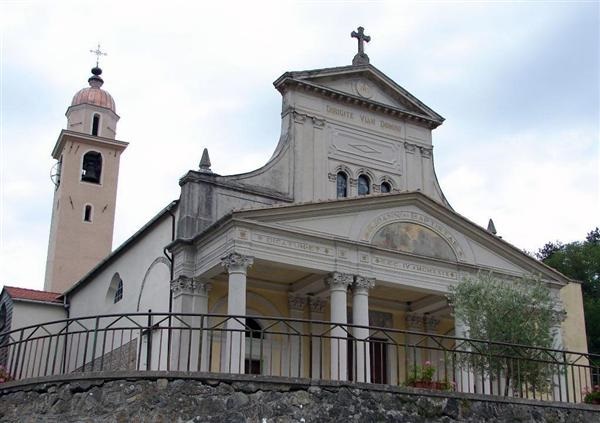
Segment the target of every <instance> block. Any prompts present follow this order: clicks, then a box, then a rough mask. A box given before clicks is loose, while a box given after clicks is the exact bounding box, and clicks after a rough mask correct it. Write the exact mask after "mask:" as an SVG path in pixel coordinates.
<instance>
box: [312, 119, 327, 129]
mask: <svg viewBox="0 0 600 423" xmlns="http://www.w3.org/2000/svg"><path fill="white" fill-rule="evenodd" d="M312 121H313V126H314V127H315V128H317V129H322V128H324V127H325V122H326V120H325V119H319V118H318V117H313V118H312Z"/></svg>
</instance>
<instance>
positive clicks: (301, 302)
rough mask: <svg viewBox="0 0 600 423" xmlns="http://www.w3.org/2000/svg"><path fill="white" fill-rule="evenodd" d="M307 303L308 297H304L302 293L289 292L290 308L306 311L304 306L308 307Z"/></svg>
mask: <svg viewBox="0 0 600 423" xmlns="http://www.w3.org/2000/svg"><path fill="white" fill-rule="evenodd" d="M306 303H307V298H306V297H303V296H300V295H294V294H288V307H289V308H290V310H296V311H304V308H305V307H306Z"/></svg>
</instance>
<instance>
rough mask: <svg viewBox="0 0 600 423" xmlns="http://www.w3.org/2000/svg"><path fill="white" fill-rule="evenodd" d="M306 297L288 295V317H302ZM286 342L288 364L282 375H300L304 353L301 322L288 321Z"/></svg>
mask: <svg viewBox="0 0 600 423" xmlns="http://www.w3.org/2000/svg"><path fill="white" fill-rule="evenodd" d="M306 302H307V301H306V297H300V296H297V295H294V294H289V295H288V307H289V310H290V317H291V318H292V319H303V318H304V309H305V308H306ZM288 331H289V337H288V342H287V343H285V344H286V345H287V346H288V348H289V351H288V352H287V354H286V357H288V359H287V360H288V365H287V366H284V368H283V375H284V376H285V375H288V376H291V377H302V370H303V368H304V354H303V344H304V342H303V339H304V338H303V337H302V334H304V333H305V332H304V325H303V323H302V322H290V329H288Z"/></svg>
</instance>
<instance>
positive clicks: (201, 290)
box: [171, 275, 212, 296]
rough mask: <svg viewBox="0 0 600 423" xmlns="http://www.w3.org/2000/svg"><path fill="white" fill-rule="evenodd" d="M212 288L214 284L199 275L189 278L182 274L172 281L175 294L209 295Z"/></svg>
mask: <svg viewBox="0 0 600 423" xmlns="http://www.w3.org/2000/svg"><path fill="white" fill-rule="evenodd" d="M211 288H212V284H211V283H210V282H209V281H207V280H206V279H203V278H199V277H194V278H189V277H187V276H183V275H181V276H179V277H178V278H177V279H173V280H172V281H171V291H172V292H173V296H178V295H181V294H188V295H208V292H209V291H210V289H211Z"/></svg>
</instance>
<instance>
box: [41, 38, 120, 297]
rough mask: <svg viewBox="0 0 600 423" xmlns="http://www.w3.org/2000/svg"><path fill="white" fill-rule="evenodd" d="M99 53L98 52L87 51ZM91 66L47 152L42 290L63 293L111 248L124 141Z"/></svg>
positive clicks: (110, 102)
mask: <svg viewBox="0 0 600 423" xmlns="http://www.w3.org/2000/svg"><path fill="white" fill-rule="evenodd" d="M92 52H93V53H95V54H98V55H100V54H103V53H101V52H100V49H99V47H98V49H97V50H96V51H92ZM100 75H102V70H101V69H100V67H99V66H98V63H97V62H96V66H95V67H94V68H93V69H92V76H91V77H90V78H89V79H88V84H89V86H88V87H85V88H83V89H81V90H79V91H78V92H77V93H76V94H75V96H74V97H73V101H72V102H71V105H70V106H69V108H68V109H67V112H66V116H67V129H63V130H62V131H61V132H60V134H59V136H58V139H57V141H56V144H55V145H54V149H53V150H52V157H54V159H56V160H57V162H56V164H55V165H54V170H53V172H52V181H53V182H54V186H55V191H54V201H53V205H52V222H51V225H50V240H49V243H48V258H47V261H46V278H45V282H44V289H45V290H47V291H53V292H64V291H65V290H67V289H68V288H69V287H71V286H72V285H73V284H75V283H76V282H77V281H78V280H79V279H81V277H83V276H84V275H85V274H86V273H87V272H89V271H90V270H91V269H92V268H93V267H94V266H95V265H96V264H98V263H99V262H100V261H101V260H102V259H103V258H104V257H106V256H107V255H108V254H110V252H111V249H112V239H113V229H114V221H115V206H116V199H117V181H118V177H119V161H120V157H121V153H122V152H123V151H124V150H125V148H127V145H128V143H126V142H123V141H119V140H117V139H116V130H117V122H118V121H119V116H118V115H117V113H116V108H115V101H114V100H113V98H112V96H111V95H110V94H109V93H108V92H107V91H105V90H103V89H102V85H103V84H104V80H103V79H102V77H101V76H100Z"/></svg>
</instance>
